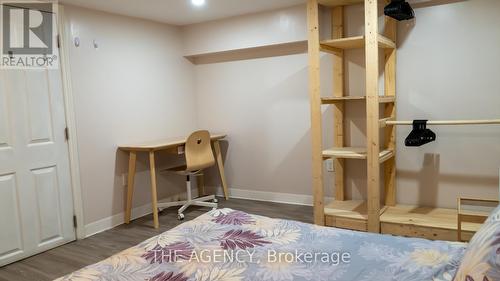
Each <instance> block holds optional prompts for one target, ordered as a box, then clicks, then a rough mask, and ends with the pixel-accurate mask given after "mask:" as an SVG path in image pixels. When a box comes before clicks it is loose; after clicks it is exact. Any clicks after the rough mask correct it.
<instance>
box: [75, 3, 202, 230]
mask: <svg viewBox="0 0 500 281" xmlns="http://www.w3.org/2000/svg"><path fill="white" fill-rule="evenodd" d="M65 12H66V19H67V22H68V25H67V26H68V28H69V29H70V32H71V33H72V35H74V36H78V37H79V38H80V40H81V45H80V47H79V48H77V47H75V46H74V45H70V48H69V49H70V64H71V72H72V84H73V95H74V97H75V101H74V103H75V110H76V122H77V133H78V144H79V153H80V172H81V184H82V192H83V201H84V213H85V222H86V224H89V223H92V222H95V221H98V220H100V219H104V218H107V217H110V216H112V215H116V214H119V213H121V212H123V209H124V207H123V206H124V191H125V187H124V186H123V182H122V174H124V173H126V172H127V167H126V166H127V155H126V154H125V153H123V152H120V151H117V145H119V144H126V143H133V142H137V141H144V140H151V139H160V138H164V137H174V136H180V135H185V134H187V133H188V132H190V131H192V130H194V129H196V114H197V112H196V107H195V105H196V102H195V96H194V86H193V66H192V65H191V64H190V63H189V62H188V61H187V60H185V59H184V58H183V57H182V54H183V47H182V40H181V33H180V30H179V29H178V28H175V27H170V26H168V25H164V24H157V23H153V22H150V21H145V20H139V19H134V18H128V17H123V16H117V15H112V14H106V13H101V12H97V11H92V10H86V9H82V8H76V7H71V6H67V7H66V9H65ZM93 40H96V41H97V42H98V44H99V48H98V49H94V47H93V43H92V42H93ZM161 158H162V159H165V160H164V161H165V162H167V161H169V160H170V159H169V157H168V156H165V157H161ZM147 165H149V164H148V162H147V159H146V158H145V157H139V160H138V168H137V169H138V171H139V173H138V175H137V179H136V193H135V198H134V206H135V207H137V206H141V205H144V204H147V203H149V202H150V192H149V186H150V185H149V183H150V181H149V174H148V171H147ZM159 180H160V182H159V187H160V190H161V191H160V195H161V196H160V197H163V196H166V195H168V193H176V192H178V191H182V190H183V188H184V184H183V178H182V177H175V176H174V177H172V176H166V175H162V174H160V175H159Z"/></svg>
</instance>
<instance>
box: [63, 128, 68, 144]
mask: <svg viewBox="0 0 500 281" xmlns="http://www.w3.org/2000/svg"><path fill="white" fill-rule="evenodd" d="M64 137H65V138H66V140H67V141H68V140H69V129H68V127H66V128H64Z"/></svg>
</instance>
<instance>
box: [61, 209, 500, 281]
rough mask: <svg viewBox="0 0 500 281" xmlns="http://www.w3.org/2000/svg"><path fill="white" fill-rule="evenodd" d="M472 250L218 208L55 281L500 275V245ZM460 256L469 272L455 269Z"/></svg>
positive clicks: (414, 279)
mask: <svg viewBox="0 0 500 281" xmlns="http://www.w3.org/2000/svg"><path fill="white" fill-rule="evenodd" d="M497 213H499V212H497ZM492 217H493V219H492V218H490V220H489V221H491V220H495V219H496V220H497V222H498V220H499V216H498V215H497V216H494V215H493V216H492ZM490 228H491V229H493V230H491V229H490V230H489V231H487V233H486V234H484V235H483V236H485V237H486V236H487V237H486V238H487V239H493V240H494V238H495V237H497V236H495V235H497V232H498V230H499V227H498V224H496V226H494V227H490ZM478 234H479V233H478ZM479 236H481V235H479ZM498 237H499V238H500V235H499V236H498ZM474 238H475V239H476V237H474ZM486 238H484V237H479V238H477V239H476V240H480V241H478V243H479V244H480V245H479V246H480V247H481V245H482V247H483V248H485V246H484V245H486V244H487V245H490V244H493V245H495V244H494V243H493V242H488V241H489V240H488V241H485V239H486ZM493 240H492V241H493ZM497 240H500V239H497ZM473 243H474V239H473V241H472V242H471V245H472V244H473ZM497 243H500V241H497ZM469 248H470V247H469ZM468 252H470V250H467V245H466V244H463V243H454V242H445V241H429V240H424V239H417V238H404V237H395V236H389V235H380V234H371V233H362V232H355V231H350V230H343V229H337V228H329V227H320V226H315V225H311V224H305V223H300V222H296V221H290V220H281V219H272V218H267V217H263V216H257V215H252V214H247V213H244V212H241V211H238V210H232V209H219V210H213V211H211V212H208V213H206V214H204V215H202V216H200V217H198V218H196V219H194V220H192V221H189V222H186V223H183V224H181V225H179V226H178V227H176V228H174V229H171V230H169V231H167V232H165V233H163V234H161V235H158V236H156V237H153V238H151V239H149V240H147V241H145V242H143V243H141V244H139V245H137V246H135V247H133V248H130V249H128V250H125V251H123V252H121V253H119V254H117V255H114V256H112V257H110V258H108V259H106V260H104V261H102V262H100V263H97V264H94V265H91V266H88V267H86V268H83V269H81V270H79V271H77V272H74V273H72V274H70V275H68V276H65V277H62V278H60V279H58V281H66V280H72V281H80V280H85V281H93V280H117V281H129V280H130V281H132V280H133V281H135V280H147V281H188V280H200V281H214V280H228V281H229V280H230V281H239V280H241V281H245V280H263V281H281V280H342V281H348V280H356V281H365V280H366V281H370V280H377V281H384V280H398V281H399V280H403V281H423V280H425V281H451V280H453V278H454V277H455V275H457V274H462V275H460V276H463V280H467V281H477V280H480V281H485V280H489V281H491V280H500V279H492V277H489V276H493V275H494V274H496V273H495V272H493V271H492V268H493V269H494V267H495V265H493V266H492V265H491V262H493V263H495V262H496V265H497V266H498V261H499V260H500V259H499V258H498V253H500V249H498V250H495V253H496V255H497V256H493V257H492V256H490V255H489V251H487V250H484V249H483V252H484V253H482V254H478V253H477V252H474V253H473V254H472V256H473V257H472V258H468V257H467V255H468V256H471V254H470V253H468ZM464 256H465V257H464ZM479 258H483V259H485V258H488V261H486V264H487V265H489V266H485V264H484V262H483V263H481V264H482V265H480V266H479V267H478V266H475V265H474V261H475V259H476V260H477V259H479ZM495 258H496V260H494V259H495ZM462 259H465V260H467V262H468V264H467V265H466V270H468V271H469V272H471V273H467V272H465V273H464V272H462V273H457V270H458V269H459V266H460V264H461V262H462ZM492 259H493V260H492ZM485 274H489V275H488V276H486V275H485ZM457 276H458V275H457ZM499 277H500V275H499ZM477 278H481V279H477ZM488 278H489V279H488ZM456 280H459V279H456ZM459 281H462V279H460V280H459Z"/></svg>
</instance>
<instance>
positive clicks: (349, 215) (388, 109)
mask: <svg viewBox="0 0 500 281" xmlns="http://www.w3.org/2000/svg"><path fill="white" fill-rule="evenodd" d="M363 2H364V5H365V34H364V35H361V36H354V37H348V38H345V37H344V26H343V22H344V9H343V5H351V4H358V3H363ZM319 4H321V5H325V6H329V7H331V16H332V17H331V19H332V20H331V24H332V26H331V30H332V36H331V39H329V40H324V41H320V40H319V19H318V14H319V12H318V10H319V7H318V5H319ZM377 11H378V1H376V0H366V1H342V0H319V1H318V0H309V1H308V27H309V28H308V30H309V40H308V41H309V43H308V48H309V63H310V72H309V75H310V76H309V78H310V98H311V120H312V130H311V132H312V135H313V141H312V142H313V186H314V203H315V204H314V207H315V208H314V210H315V216H314V217H315V222H316V223H317V224H322V225H324V224H325V223H326V224H327V225H332V226H338V227H345V228H352V229H357V230H365V231H371V232H380V215H381V213H382V212H383V211H384V210H385V207H382V206H383V205H386V206H393V205H395V198H396V194H395V192H396V189H395V185H394V183H395V161H394V152H395V148H396V145H395V133H394V126H385V127H384V130H385V134H386V139H387V141H386V142H385V143H381V142H380V135H379V132H380V128H381V124H385V122H383V121H384V120H385V121H387V120H391V119H393V118H394V117H395V112H396V110H395V94H396V91H395V88H396V87H395V85H396V83H395V73H396V69H395V65H396V43H395V39H396V23H395V22H394V21H393V20H392V19H386V23H385V25H386V26H385V28H386V30H385V32H384V34H379V33H378V20H377V18H378V15H377ZM359 48H364V49H365V54H366V96H348V95H345V90H344V79H345V77H344V51H345V50H349V49H359ZM380 49H383V50H384V53H385V56H384V61H385V91H384V93H383V96H380V95H379V92H378V86H379V85H378V77H379V70H378V67H379V50H380ZM320 51H324V52H327V53H330V54H331V55H332V57H333V85H334V89H333V93H332V96H331V97H320V90H319V54H320ZM346 102H364V103H365V104H366V115H367V119H366V125H367V143H368V144H369V145H368V146H366V147H346V146H345V143H344V116H345V110H344V105H345V103H346ZM381 104H383V107H384V120H382V121H381V120H380V112H379V110H380V105H381ZM321 105H330V106H333V111H334V133H335V135H334V145H333V146H334V147H333V148H330V149H324V148H323V144H322V133H323V131H322V124H321V120H322V117H321V114H322V113H321ZM385 118H388V119H385ZM326 158H333V161H334V166H335V171H336V177H335V199H336V201H334V202H333V203H331V204H328V206H327V207H325V206H324V202H323V200H324V196H323V195H324V190H323V175H322V170H323V160H324V159H326ZM346 159H358V160H364V161H366V162H365V163H366V165H367V168H368V169H367V171H368V174H367V177H368V180H367V182H368V188H367V190H368V194H367V195H366V197H367V200H366V201H361V202H359V201H352V200H346V198H345V195H344V194H345V191H344V164H345V162H344V161H345V160H346ZM381 166H383V167H384V168H383V169H384V171H385V177H386V179H387V180H386V185H385V191H386V192H385V193H386V198H385V201H384V204H381V198H380V194H381V190H380V169H381V168H380V167H381Z"/></svg>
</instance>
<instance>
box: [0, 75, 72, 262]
mask: <svg viewBox="0 0 500 281" xmlns="http://www.w3.org/2000/svg"><path fill="white" fill-rule="evenodd" d="M64 110H65V108H64V99H63V91H62V81H61V73H60V70H0V266H2V265H5V264H8V263H11V262H14V261H17V260H20V259H22V258H25V257H28V256H31V255H34V254H36V253H39V252H42V251H46V250H48V249H51V248H54V247H57V246H60V245H62V244H65V243H67V242H70V241H73V240H75V230H74V226H73V214H74V212H73V197H72V189H71V184H70V182H71V181H70V170H69V157H68V145H67V142H66V137H65V128H66V121H65V111H64Z"/></svg>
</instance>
